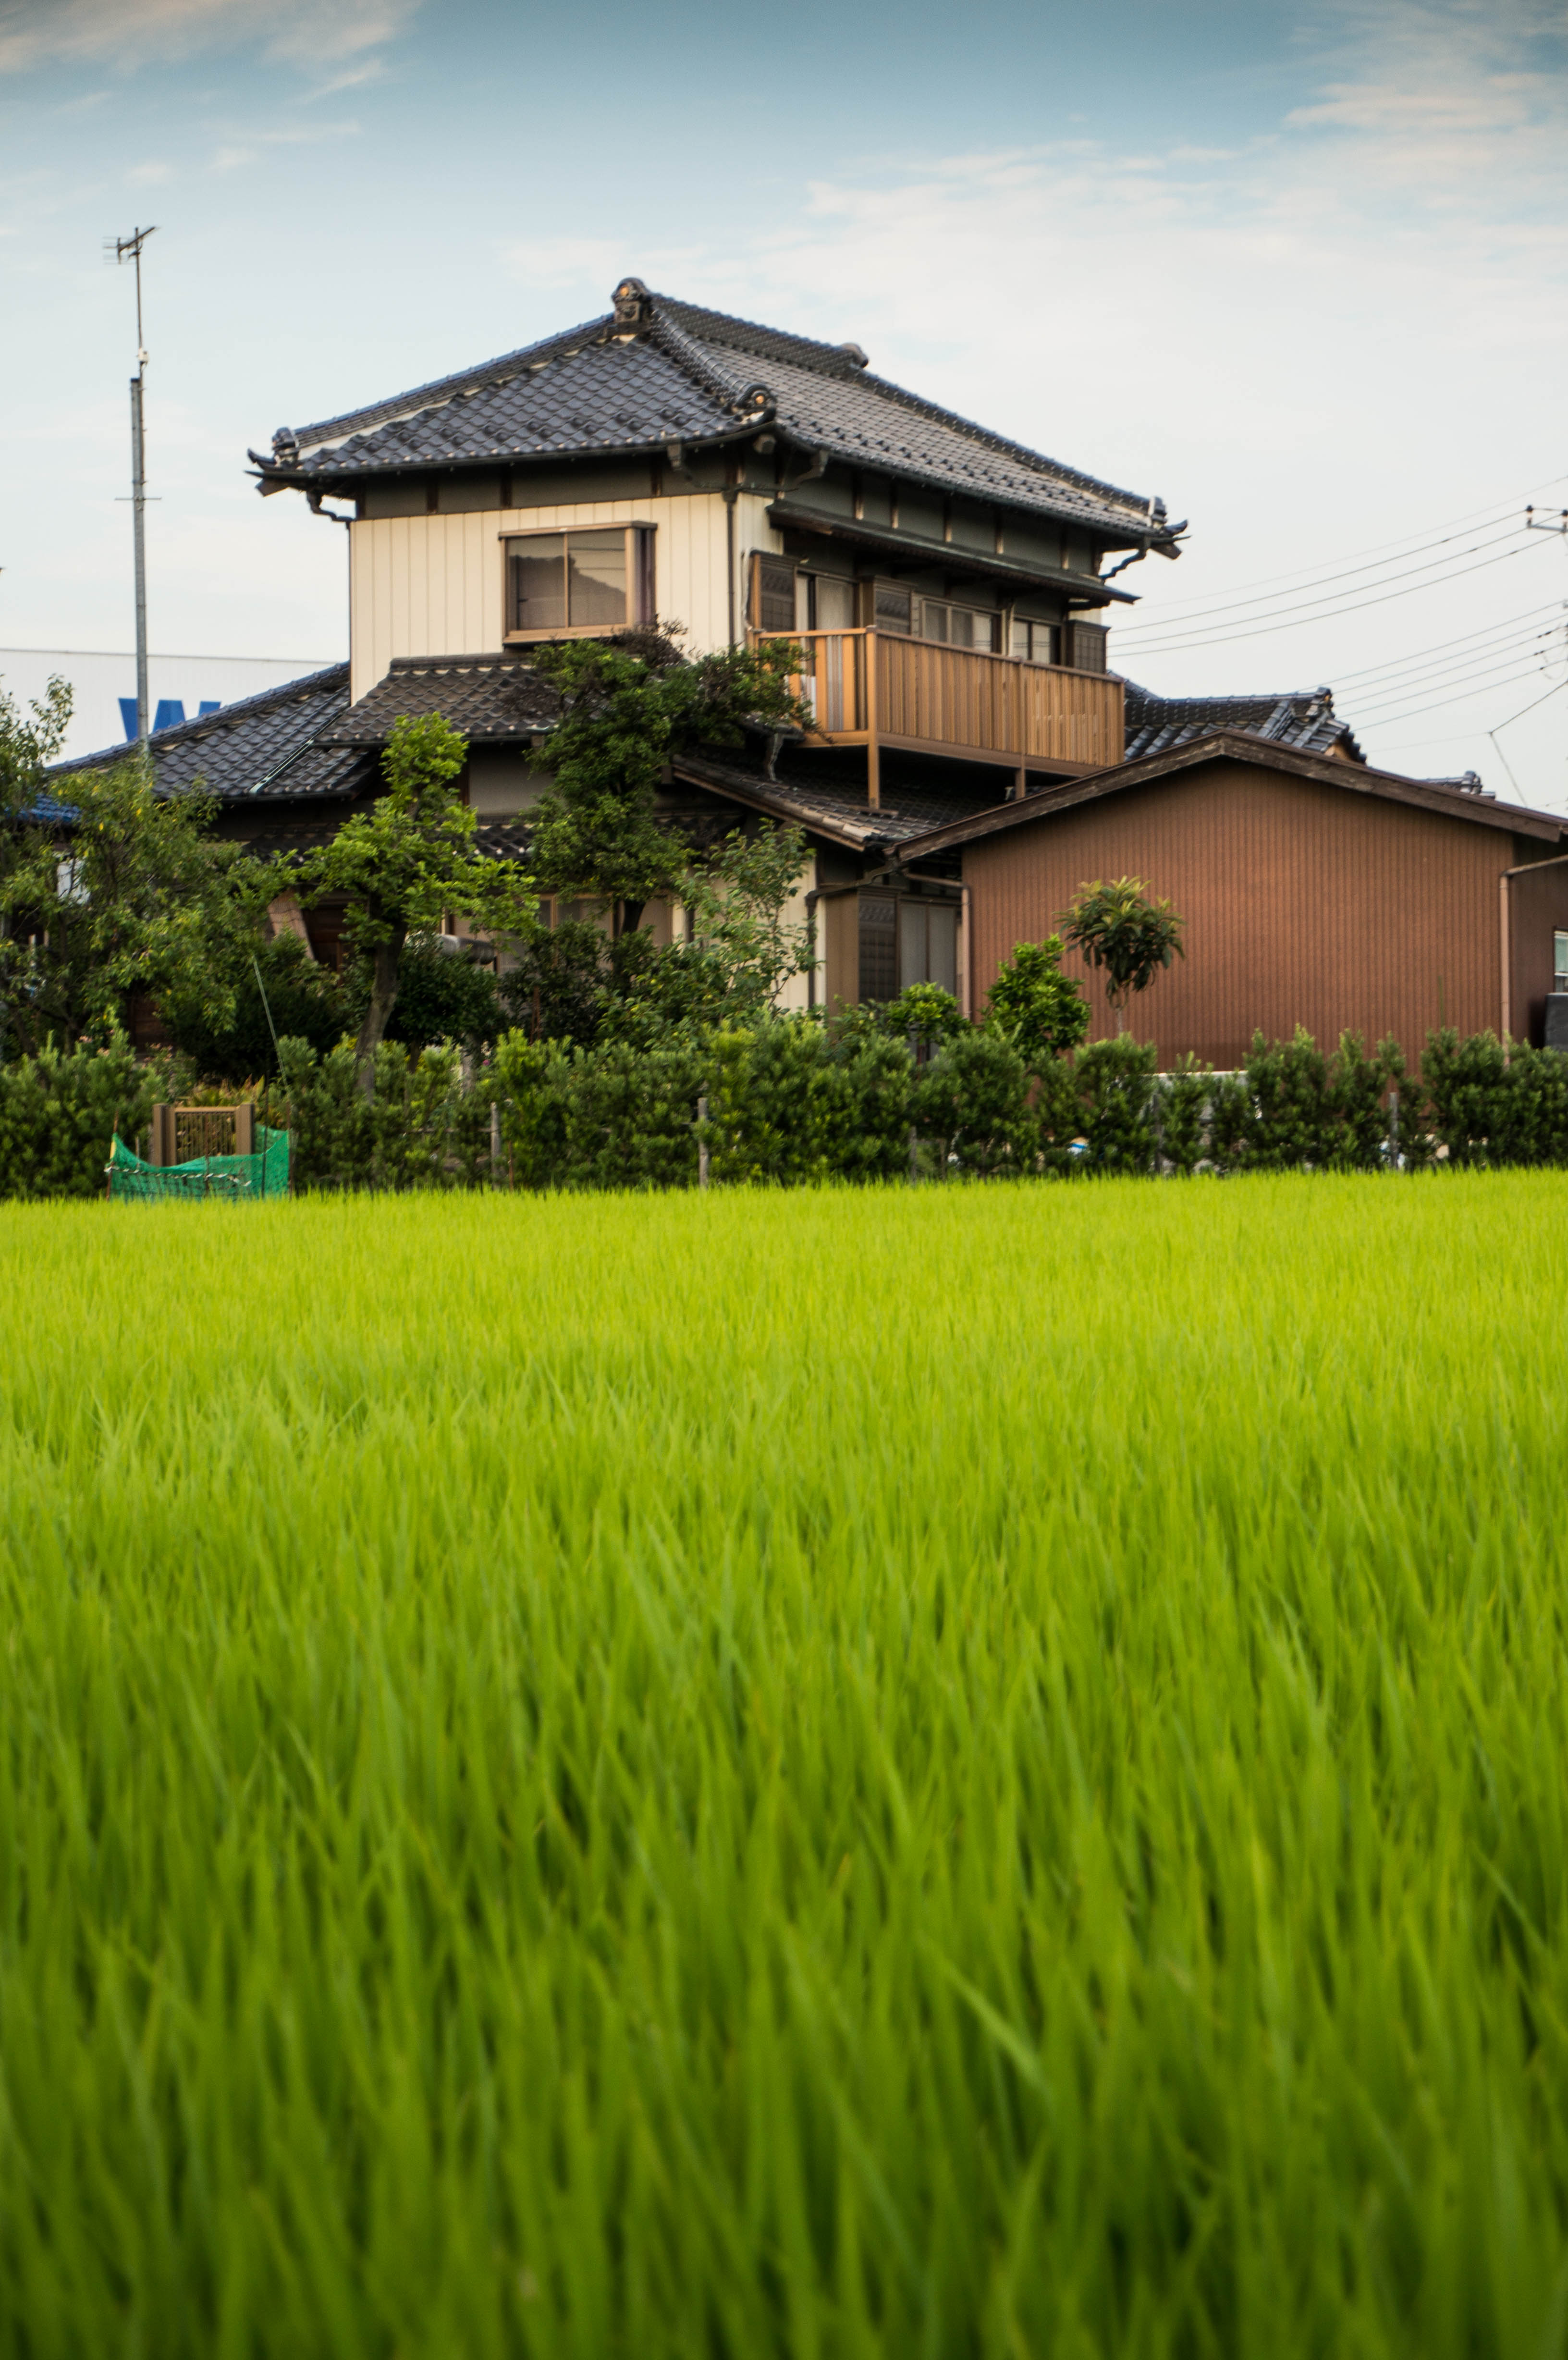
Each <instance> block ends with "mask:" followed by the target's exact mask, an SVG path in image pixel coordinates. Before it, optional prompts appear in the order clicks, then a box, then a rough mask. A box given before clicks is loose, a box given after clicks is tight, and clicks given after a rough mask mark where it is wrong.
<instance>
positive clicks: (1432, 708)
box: [1364, 664, 1568, 729]
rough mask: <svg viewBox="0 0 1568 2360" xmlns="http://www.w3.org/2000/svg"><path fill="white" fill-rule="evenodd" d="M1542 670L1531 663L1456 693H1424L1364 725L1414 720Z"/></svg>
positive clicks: (1388, 725)
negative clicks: (1395, 710) (1446, 694)
mask: <svg viewBox="0 0 1568 2360" xmlns="http://www.w3.org/2000/svg"><path fill="white" fill-rule="evenodd" d="M1540 672H1541V666H1540V665H1539V664H1527V665H1526V666H1525V667H1524V668H1523V670H1522V671H1520V672H1505V673H1504V674H1503V676H1502V677H1501V679H1497V680H1483V681H1475V682H1474V683H1472V684H1471V685H1470V687H1468V688H1462V689H1460V690H1459V691H1458V693H1457V694H1455V695H1454V696H1440V697H1435V698H1427V697H1422V698H1421V699H1420V700H1419V701H1418V702H1417V703H1416V704H1414V705H1407V706H1406V707H1405V709H1404V710H1403V711H1402V712H1396V713H1387V714H1384V715H1383V716H1382V717H1381V718H1380V719H1377V718H1376V717H1375V718H1374V719H1372V720H1369V721H1367V723H1366V724H1365V725H1364V726H1365V727H1367V729H1373V728H1384V729H1388V728H1392V727H1394V725H1395V724H1396V723H1397V722H1400V721H1413V720H1414V719H1415V717H1416V716H1417V714H1418V713H1442V712H1443V710H1444V709H1445V708H1446V707H1447V706H1448V705H1467V704H1468V703H1469V702H1470V699H1471V698H1472V697H1474V696H1479V695H1480V694H1483V693H1484V692H1485V691H1486V690H1488V689H1493V690H1495V689H1499V688H1511V687H1512V686H1513V684H1514V683H1515V682H1516V681H1520V680H1533V679H1536V678H1537V677H1539V674H1540ZM1557 685H1558V687H1559V688H1568V681H1559V682H1558V683H1557ZM1546 694H1547V696H1552V695H1554V694H1556V691H1555V690H1553V689H1548V690H1547V692H1546ZM1536 701H1537V703H1538V704H1544V703H1545V701H1546V700H1545V698H1544V697H1539V698H1537V700H1536ZM1524 710H1525V712H1527V713H1528V712H1529V711H1530V707H1529V705H1526V706H1525V707H1524ZM1514 717H1515V718H1516V720H1517V718H1518V716H1517V715H1516V716H1514ZM1497 727H1498V728H1499V729H1506V728H1507V727H1508V723H1507V722H1506V721H1499V722H1498V724H1497Z"/></svg>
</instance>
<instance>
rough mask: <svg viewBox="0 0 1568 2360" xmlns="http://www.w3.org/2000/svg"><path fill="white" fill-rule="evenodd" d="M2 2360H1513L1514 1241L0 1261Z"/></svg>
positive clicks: (1343, 1218)
mask: <svg viewBox="0 0 1568 2360" xmlns="http://www.w3.org/2000/svg"><path fill="white" fill-rule="evenodd" d="M0 1250H3V1251H4V1254H5V1290H4V1294H3V1296H0V1371H3V1372H4V1382H3V1386H0V2353H4V2354H5V2355H17V2360H21V2355H27V2360H56V2355H72V2360H74V2355H82V2360H87V2355H93V2360H101V2355H138V2360H139V2355H147V2360H187V2355H189V2360H198V2355H200V2360H217V2356H219V2355H221V2360H272V2355H279V2356H280V2360H281V2355H289V2360H315V2355H322V2360H325V2355H332V2360H359V2355H378V2360H380V2356H381V2355H385V2360H423V2355H443V2360H444V2355H464V2360H468V2355H474V2360H488V2355H512V2354H519V2355H539V2360H556V2355H560V2360H599V2355H626V2360H633V2355H636V2360H665V2355H670V2360H674V2355H681V2360H691V2355H702V2360H770V2355H779V2360H784V2355H788V2360H796V2355H800V2360H863V2355H864V2360H871V2355H877V2360H884V2355H885V2356H886V2360H917V2356H918V2360H950V2355H961V2360H967V2355H975V2360H979V2355H985V2360H1025V2355H1029V2360H1032V2355H1052V2360H1056V2355H1061V2360H1091V2355H1093V2360H1101V2355H1117V2360H1122V2355H1125V2360H1135V2355H1136V2360H1156V2356H1157V2355H1172V2360H1174V2356H1175V2355H1181V2360H1186V2355H1192V2360H1204V2356H1205V2355H1236V2360H1251V2355H1258V2354H1266V2355H1269V2360H1297V2355H1323V2360H1329V2355H1334V2360H1338V2355H1354V2360H1375V2356H1376V2355H1421V2360H1460V2355H1464V2356H1465V2360H1477V2355H1492V2354H1496V2355H1508V2360H1512V2355H1528V2360H1536V2355H1541V2360H1545V2355H1555V2354H1558V2353H1561V2352H1562V2351H1563V2348H1564V2343H1565V2338H1568V1825H1565V1811H1568V1800H1565V1790H1564V1775H1563V1764H1564V1758H1565V1742H1568V1682H1565V1678H1564V1669H1565V1664H1568V1653H1565V1648H1564V1634H1563V1622H1564V1607H1565V1601H1568V1588H1565V1583H1564V1573H1565V1570H1568V1542H1565V1536H1564V1518H1563V1492H1564V1470H1565V1469H1568V1371H1565V1367H1564V1351H1563V1318H1564V1309H1565V1306H1568V1178H1565V1177H1564V1176H1563V1175H1554V1174H1550V1173H1546V1174H1533V1175H1484V1174H1477V1175H1469V1174H1459V1175H1451V1176H1447V1177H1444V1178H1442V1179H1429V1180H1421V1181H1405V1180H1399V1179H1393V1178H1385V1179H1377V1178H1370V1179H1353V1178H1347V1179H1343V1180H1335V1179H1315V1180H1312V1179H1300V1178H1292V1177H1282V1178H1278V1179H1275V1178H1260V1179H1256V1180H1249V1181H1236V1182H1228V1183H1225V1184H1205V1183H1203V1182H1197V1183H1192V1184H1186V1185H1171V1186H1167V1187H1163V1188H1151V1187H1148V1186H1140V1185H1138V1184H1137V1183H1129V1184H1118V1183H1105V1184H1096V1185H1084V1186H1082V1187H1078V1188H1073V1187H1056V1188H1051V1187H1039V1186H1035V1187H1028V1186H1025V1187H1010V1186H994V1187H991V1188H986V1189H979V1188H976V1189H967V1188H957V1187H954V1188H951V1189H942V1188H929V1189H923V1190H919V1191H912V1190H909V1189H902V1190H898V1189H887V1190H865V1191H858V1192H856V1191H838V1190H822V1191H801V1192H797V1193H794V1194H789V1195H782V1194H780V1195H774V1196H770V1195H767V1194H763V1193H744V1192H738V1191H737V1192H735V1193H724V1192H713V1193H710V1194H709V1195H707V1196H667V1197H659V1196H640V1197H570V1198H568V1197H533V1198H529V1197H519V1198H516V1199H513V1198H507V1197H503V1196H491V1197H483V1196H482V1197H476V1198H472V1199H461V1200H454V1199H450V1198H448V1199H431V1198H396V1199H359V1200H354V1201H351V1202H347V1203H343V1202H334V1201H321V1200H319V1201H307V1202H303V1203H284V1204H281V1205H278V1206H271V1205H262V1206H256V1207H244V1208H240V1207H223V1206H210V1207H209V1206H201V1205H191V1206H186V1205H178V1204H175V1205H168V1206H150V1207H149V1206H141V1205H129V1206H125V1207H120V1206H114V1207H104V1206H101V1205H100V1206H94V1205H82V1206H42V1207H26V1206H24V1207H4V1208H0Z"/></svg>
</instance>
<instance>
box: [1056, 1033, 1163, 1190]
mask: <svg viewBox="0 0 1568 2360" xmlns="http://www.w3.org/2000/svg"><path fill="white" fill-rule="evenodd" d="M1159 1055H1160V1052H1159V1051H1158V1049H1156V1047H1155V1045H1154V1043H1153V1042H1152V1041H1135V1040H1134V1039H1133V1037H1132V1034H1131V1033H1130V1032H1123V1033H1120V1034H1118V1035H1117V1037H1116V1039H1115V1040H1111V1041H1091V1042H1090V1043H1088V1044H1087V1046H1086V1047H1084V1048H1082V1049H1080V1050H1079V1052H1078V1054H1077V1055H1076V1057H1074V1059H1073V1087H1074V1092H1075V1095H1076V1097H1077V1100H1078V1115H1079V1122H1080V1131H1081V1136H1082V1137H1083V1138H1084V1139H1086V1140H1087V1141H1088V1142H1089V1153H1088V1155H1087V1157H1086V1158H1085V1159H1084V1160H1085V1162H1086V1164H1088V1165H1089V1167H1090V1168H1091V1169H1093V1170H1095V1171H1101V1172H1148V1171H1150V1170H1152V1168H1153V1164H1154V1157H1155V1151H1156V1148H1157V1146H1158V1143H1159V1132H1158V1128H1157V1122H1156V1101H1157V1099H1158V1097H1159V1084H1158V1082H1157V1080H1156V1078H1155V1070H1154V1069H1155V1066H1156V1065H1157V1063H1158V1061H1159Z"/></svg>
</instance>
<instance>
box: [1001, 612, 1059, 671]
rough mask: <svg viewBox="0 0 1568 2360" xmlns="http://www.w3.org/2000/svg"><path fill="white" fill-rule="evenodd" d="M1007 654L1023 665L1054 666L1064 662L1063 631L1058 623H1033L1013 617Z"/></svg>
mask: <svg viewBox="0 0 1568 2360" xmlns="http://www.w3.org/2000/svg"><path fill="white" fill-rule="evenodd" d="M1007 652H1008V654H1009V655H1015V656H1017V657H1018V659H1019V661H1021V662H1023V663H1037V664H1053V663H1060V662H1061V661H1062V630H1061V626H1060V625H1059V624H1057V623H1031V622H1028V621H1026V620H1025V618H1024V617H1022V616H1021V615H1015V616H1014V617H1013V626H1012V633H1011V643H1010V645H1009V647H1008V650H1007Z"/></svg>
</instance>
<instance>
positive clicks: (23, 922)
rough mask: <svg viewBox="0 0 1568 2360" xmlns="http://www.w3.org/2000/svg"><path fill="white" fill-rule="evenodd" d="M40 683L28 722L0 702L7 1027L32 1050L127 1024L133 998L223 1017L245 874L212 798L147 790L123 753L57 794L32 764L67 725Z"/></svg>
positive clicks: (245, 940) (59, 697)
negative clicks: (176, 1003) (200, 1006)
mask: <svg viewBox="0 0 1568 2360" xmlns="http://www.w3.org/2000/svg"><path fill="white" fill-rule="evenodd" d="M70 710H71V699H70V692H69V690H68V689H67V688H66V687H65V685H64V683H62V682H60V681H56V682H52V683H50V687H49V695H48V696H47V697H46V699H45V700H44V703H43V704H42V705H35V706H34V707H33V716H34V717H33V720H32V721H31V722H26V721H24V720H23V719H22V718H21V716H19V714H18V713H17V711H16V705H14V704H13V703H12V701H11V700H10V699H9V698H0V796H3V798H4V811H3V813H0V820H3V825H0V998H3V1000H4V1002H5V1019H6V1024H7V1029H8V1030H10V1031H12V1032H15V1033H16V1034H17V1035H19V1036H20V1040H21V1043H22V1045H23V1046H24V1047H28V1048H32V1049H37V1048H38V1047H39V1046H40V1045H41V1044H42V1043H44V1042H45V1041H47V1040H48V1039H49V1038H50V1037H55V1038H77V1037H80V1036H82V1035H83V1034H85V1033H88V1032H96V1033H103V1032H107V1031H108V1030H110V1029H112V1028H113V1027H114V1026H115V1025H120V1026H123V1027H125V1028H126V1029H128V1023H129V1017H130V1011H131V1002H132V1001H133V1000H135V999H136V998H137V997H138V996H145V997H147V998H148V999H150V1000H153V1001H155V1002H156V1003H158V1005H159V1006H161V1005H163V1004H164V1003H165V1002H166V1001H169V1000H186V1001H191V1000H202V1001H204V1002H205V1003H206V1004H207V1005H208V1007H209V1009H210V1011H211V1012H212V1017H213V1020H214V1021H215V1022H217V1023H219V1024H223V1023H226V1022H228V1021H230V1019H231V1018H232V1016H233V1012H234V989H235V978H236V976H237V974H238V972H239V969H240V966H241V960H242V953H243V952H244V951H245V950H246V949H248V945H249V943H250V941H251V937H252V930H253V927H254V923H255V916H256V909H255V899H256V892H255V888H256V864H255V863H254V862H251V861H247V860H246V859H245V856H244V854H243V852H242V851H241V849H240V847H238V846H237V845H234V844H224V843H221V842H219V841H218V840H217V839H216V838H215V837H214V836H212V834H211V832H210V831H211V823H212V813H213V809H214V805H213V803H212V798H211V797H210V796H208V795H205V794H203V793H202V792H200V790H199V789H196V788H191V789H186V790H182V791H180V792H168V791H166V790H161V789H159V788H158V785H157V783H156V781H154V778H153V775H152V770H151V768H150V766H149V765H148V764H147V762H146V761H145V760H142V759H137V758H136V757H135V756H131V757H128V758H127V759H125V761H122V762H116V763H114V765H113V767H112V768H110V769H109V770H101V771H86V772H81V773H77V774H75V775H73V776H72V777H71V780H70V781H69V786H68V788H67V790H66V792H67V793H68V795H69V803H68V804H67V803H61V802H59V801H56V799H55V797H54V795H53V794H52V793H51V792H50V790H49V786H48V783H47V781H45V778H44V767H45V765H46V763H47V762H48V761H49V759H52V757H53V756H54V754H55V753H57V752H58V750H59V747H60V739H61V737H62V736H63V733H64V730H65V727H66V726H67V724H68V722H69V719H70Z"/></svg>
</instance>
